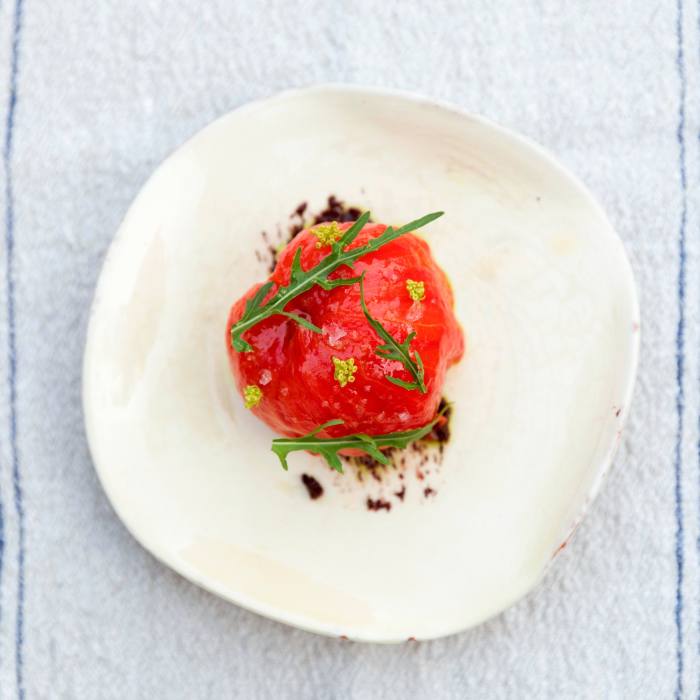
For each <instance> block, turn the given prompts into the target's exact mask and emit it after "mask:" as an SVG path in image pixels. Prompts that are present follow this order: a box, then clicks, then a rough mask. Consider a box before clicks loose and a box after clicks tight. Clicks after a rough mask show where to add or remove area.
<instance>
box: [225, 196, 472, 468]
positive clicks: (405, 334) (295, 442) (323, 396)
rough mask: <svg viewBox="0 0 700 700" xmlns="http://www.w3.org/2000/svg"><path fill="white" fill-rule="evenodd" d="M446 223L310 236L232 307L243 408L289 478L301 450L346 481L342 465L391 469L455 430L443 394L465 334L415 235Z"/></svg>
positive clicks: (324, 228)
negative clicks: (362, 462)
mask: <svg viewBox="0 0 700 700" xmlns="http://www.w3.org/2000/svg"><path fill="white" fill-rule="evenodd" d="M329 201H330V200H329ZM358 213H359V212H358ZM440 216H442V212H434V213H431V214H427V215H425V216H422V217H421V218H419V219H416V220H414V221H411V222H410V223H407V224H404V225H401V226H392V225H389V226H386V225H384V224H381V223H372V222H371V219H370V213H369V212H365V213H363V214H361V215H359V217H358V218H357V220H356V221H354V222H348V221H324V222H322V223H317V224H315V225H311V226H307V227H305V228H303V229H302V230H301V231H299V232H298V233H296V235H295V236H294V237H293V239H292V240H291V241H290V242H289V243H288V244H287V245H286V246H285V247H284V248H283V249H282V250H281V251H279V252H278V253H277V255H276V256H275V257H276V264H275V265H274V269H273V270H272V272H271V274H270V275H269V277H268V279H267V280H265V281H263V282H259V283H258V284H255V285H254V286H253V287H251V289H249V290H248V291H247V292H246V293H245V294H244V295H243V296H242V297H241V298H240V299H239V300H238V301H236V302H235V303H234V304H233V306H232V308H231V311H230V314H229V319H228V324H227V331H226V344H227V349H228V354H229V361H230V366H231V370H232V372H233V376H234V379H235V382H236V385H237V387H238V390H239V391H240V394H241V397H242V401H243V402H244V405H245V407H246V408H247V409H249V410H250V411H252V412H253V413H254V414H255V415H256V416H257V417H258V418H260V419H261V420H262V421H264V422H265V423H266V424H267V425H268V426H270V427H271V428H272V429H273V430H274V431H275V432H277V433H279V434H280V436H281V437H279V438H277V439H274V440H273V441H272V451H273V452H274V453H275V454H276V455H277V456H278V457H279V460H280V462H281V464H282V466H283V467H284V468H285V469H287V467H288V463H287V458H288V455H289V454H290V453H292V452H295V451H300V450H303V451H308V452H311V453H313V454H317V455H319V456H321V457H322V458H324V459H325V460H326V462H327V463H328V465H329V466H330V467H331V468H333V469H335V470H336V471H338V472H341V473H342V472H343V460H341V457H346V458H347V457H353V456H358V455H364V456H366V457H368V458H371V459H372V460H375V461H376V462H378V463H379V464H387V463H388V459H387V456H386V454H387V450H391V449H402V448H406V447H408V446H409V445H410V444H411V443H412V442H414V441H416V440H420V439H421V438H425V437H426V436H427V435H429V434H430V433H431V431H434V430H435V429H436V427H439V426H440V425H441V424H442V423H444V422H445V421H446V420H447V417H446V413H447V412H448V408H447V406H448V405H447V404H446V403H445V401H444V400H442V390H443V384H444V381H445V374H446V372H447V370H448V369H449V367H450V366H452V365H454V364H455V363H457V362H458V361H459V360H460V359H461V357H462V355H463V354H464V335H463V332H462V329H461V328H460V326H459V323H458V322H457V319H456V318H455V315H454V300H453V295H452V290H451V288H450V284H449V281H448V279H447V277H446V275H445V273H444V272H443V271H442V270H441V269H440V267H438V265H437V264H436V262H435V260H434V259H433V256H432V254H431V251H430V248H429V246H428V244H427V243H426V242H425V241H424V240H423V239H422V238H420V237H418V236H417V235H415V234H414V232H415V231H417V230H418V229H421V228H423V227H425V226H427V225H429V224H430V223H431V222H433V221H434V220H435V219H437V218H438V217H440Z"/></svg>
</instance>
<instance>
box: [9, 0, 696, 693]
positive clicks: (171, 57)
mask: <svg viewBox="0 0 700 700" xmlns="http://www.w3.org/2000/svg"><path fill="white" fill-rule="evenodd" d="M347 5H350V3H346V2H342V1H341V0H334V1H330V2H321V1H320V0H319V1H316V2H305V3H295V2H288V1H286V0H274V1H273V0H267V1H265V2H263V1H262V0H249V1H248V2H245V1H243V0H238V1H233V2H232V1H231V0H214V1H211V2H204V1H202V0H200V1H195V0H179V1H174V0H138V1H137V0H114V1H113V2H106V1H103V2H95V1H94V0H69V1H64V2H50V1H49V0H5V1H4V2H2V3H1V4H0V129H2V131H3V136H2V139H0V143H1V144H3V148H4V150H3V169H2V175H1V176H2V178H3V185H4V186H3V187H0V213H1V214H2V216H1V217H0V221H1V222H2V224H1V225H2V229H3V234H2V246H1V250H0V257H1V260H0V262H1V264H2V266H1V267H0V270H2V272H0V275H1V279H2V285H0V295H1V296H0V376H1V377H2V378H3V380H4V381H3V382H2V384H1V385H0V392H1V393H0V503H1V506H2V511H1V512H2V526H3V527H2V542H3V546H2V559H1V563H0V566H1V569H0V697H2V699H3V700H5V699H6V698H16V697H20V698H21V697H27V698H32V699H33V698H66V699H71V700H72V699H74V698H80V699H83V698H88V699H92V698H100V699H110V698H115V699H117V698H118V699H119V700H124V699H129V700H131V699H139V698H149V699H151V698H187V699H188V700H189V699H199V698H241V699H246V700H251V699H252V700H255V699H257V698H275V700H278V699H280V698H324V699H325V698H338V699H345V698H360V699H362V698H383V699H389V700H390V699H392V698H402V699H404V698H426V699H427V698H430V699H431V700H432V699H435V698H437V699H441V698H460V699H461V698H488V699H490V698H509V699H510V698H557V699H560V698H633V699H635V700H636V699H639V698H654V699H656V698H672V697H674V694H675V696H676V697H683V698H695V697H697V696H698V691H699V674H700V666H699V664H698V648H699V643H700V636H699V629H700V609H699V606H698V598H699V595H698V594H699V591H700V577H699V576H698V568H699V567H698V549H697V543H698V535H699V523H700V520H699V517H700V511H699V508H698V499H699V497H700V493H699V488H698V486H699V484H700V479H699V475H700V468H699V464H698V407H699V393H700V381H699V375H698V364H699V358H700V329H699V324H698V302H699V300H700V191H699V183H700V152H699V149H698V126H699V124H700V120H699V114H700V50H699V49H700V41H699V38H698V32H699V29H698V28H699V24H698V19H699V18H698V5H697V3H696V2H691V0H662V1H661V2H657V1H656V0H654V1H651V0H647V1H642V0H616V2H610V0H584V1H583V2H569V3H562V2H557V1H556V0H531V1H530V2H522V1H521V0H504V1H503V2H492V1H491V0H472V1H469V2H467V1H466V0H464V1H463V2H456V1H452V2H441V0H436V1H435V2H430V3H428V2H420V1H419V0H410V1H409V0H405V1H403V2H391V1H387V2H381V3H380V2H376V0H372V1H371V2H370V1H369V0H368V1H367V2H356V3H352V5H353V9H352V11H349V12H347V11H345V10H344V9H343V7H344V6H347ZM681 47H682V48H681ZM324 81H345V82H353V83H364V84H373V85H384V86H391V87H399V88H405V89H410V90H415V91H418V92H421V93H424V94H427V95H430V96H434V97H438V98H441V99H446V100H450V101H452V102H454V103H456V104H458V105H460V106H462V107H464V108H467V109H469V110H471V111H474V112H478V113H481V114H484V115H486V116H488V117H491V118H492V119H495V120H496V121H499V122H501V123H502V124H504V125H506V126H509V127H512V128H514V129H516V130H518V131H521V132H522V133H524V134H526V135H528V136H530V137H532V138H533V139H535V140H537V141H539V142H540V143H542V144H543V145H544V146H546V147H547V148H548V149H550V150H551V151H553V152H554V153H555V154H556V155H557V156H558V157H559V158H560V159H561V160H562V161H563V162H564V163H565V164H566V165H567V166H569V167H570V168H571V169H572V170H573V171H574V172H575V173H577V174H578V175H579V176H580V177H581V178H582V179H583V180H584V182H586V183H587V184H588V185H589V187H590V188H591V189H592V190H593V192H594V193H595V194H596V195H597V196H598V197H599V199H600V200H601V202H602V204H603V206H604V207H605V209H606V210H607V212H608V214H609V216H610V218H611V220H612V222H613V224H614V226H615V227H616V228H617V230H618V231H619V232H620V235H621V236H622V238H623V239H624V242H625V244H626V247H627V251H628V253H629V256H630V258H631V261H632V266H633V268H634V272H635V275H636V279H637V283H638V286H639V290H640V300H641V306H642V359H641V367H640V376H639V381H638V384H637V390H636V395H635V401H634V406H633V409H632V412H631V417H630V422H629V425H628V428H627V430H626V433H625V438H624V441H623V444H622V448H621V450H620V452H619V454H618V457H617V460H616V466H615V468H614V470H613V472H612V474H611V476H610V478H609V479H608V481H607V483H606V485H605V488H604V490H603V493H602V494H601V496H600V497H599V499H598V500H597V501H596V503H595V505H594V507H593V508H592V510H591V512H590V514H589V516H588V517H587V519H586V520H585V521H584V523H583V525H582V526H581V528H580V529H579V531H578V532H577V534H576V536H575V537H574V540H573V541H572V543H571V544H570V545H569V547H568V548H567V549H566V550H565V552H563V553H562V554H561V556H560V557H559V558H558V560H557V561H556V563H555V565H554V566H553V567H552V568H551V570H550V571H549V573H548V574H547V576H546V578H545V580H544V581H543V582H542V584H541V585H540V586H539V587H538V588H537V590H536V591H535V592H534V593H533V594H532V595H530V596H529V597H528V598H527V599H525V600H523V601H521V602H520V603H519V604H517V605H516V606H515V607H514V608H512V609H511V610H509V611H508V612H506V613H505V614H503V615H501V616H499V617H498V618H496V619H495V620H493V621H491V622H489V623H487V624H485V625H483V626H481V627H479V628H477V629H475V630H472V631H469V632H466V633H463V634H460V635H456V636H453V637H450V638H447V639H443V640H439V641H435V642H430V643H407V644H404V645H400V646H393V647H382V646H372V645H363V644H354V643H349V642H343V641H341V640H336V639H326V638H322V637H319V636H315V635H312V634H307V633H304V632H301V631H297V630H294V629H291V628H287V627H284V626H282V625H280V624H277V623H274V622H270V621H268V620H265V619H262V618H260V617H258V616H256V615H254V614H251V613H248V612H245V611H243V610H241V609H239V608H237V607H235V606H233V605H230V604H228V603H225V602H224V601H222V600H219V599H218V598H216V597H214V596H212V595H209V594H207V593H205V592H203V591H201V590H199V589H198V588H196V587H195V586H193V585H191V584H190V583H188V582H187V581H185V580H183V579H182V578H180V577H179V576H177V575H176V574H174V573H172V572H171V571H169V570H168V569H167V568H165V567H164V566H161V565H160V564H159V563H157V562H156V561H155V560H154V559H153V558H152V557H151V556H150V555H149V554H147V553H146V552H145V551H144V550H143V549H142V548H141V547H140V546H139V545H138V544H137V543H136V542H135V541H134V540H133V539H132V538H131V536H130V535H129V534H128V533H127V532H126V530H125V529H124V527H123V526H122V525H121V523H120V522H119V520H118V519H117V517H116V516H115V514H114V513H113V511H112V509H111V507H110V506H109V504H108V502H107V500H106V498H105V496H104V494H103V493H102V490H101V489H100V486H99V484H98V482H97V479H96V476H95V472H94V470H93V467H92V464H91V460H90V457H89V454H88V450H87V446H86V442H85V435H84V430H83V417H82V409H81V403H80V387H81V361H82V352H83V344H84V337H85V329H86V323H87V318H88V310H89V306H90V302H91V298H92V294H93V290H94V286H95V282H96V278H97V275H98V273H99V270H100V265H101V263H102V260H103V257H104V254H105V251H106V249H107V246H108V245H109V243H110V240H111V238H112V236H113V234H114V232H115V230H116V228H117V226H118V225H119V222H120V220H121V218H122V216H123V215H124V213H125V211H126V209H127V207H128V205H129V203H130V201H131V200H132V198H133V197H134V196H135V194H136V193H137V191H138V190H139V187H140V186H141V185H142V183H143V182H144V180H145V179H146V178H147V177H148V175H149V174H150V173H151V171H152V170H153V169H154V167H155V166H156V165H157V164H158V163H159V162H160V161H161V159H163V158H164V157H165V156H166V155H167V154H168V153H169V152H170V151H171V150H172V149H173V148H174V147H175V146H177V145H178V144H180V143H181V142H182V141H183V140H185V139H186V138H187V137H188V136H190V135H191V134H193V133H194V132H195V131H197V130H198V129H199V128H200V127H203V126H204V125H205V124H207V123H208V122H210V121H211V120H212V119H214V118H215V117H217V116H219V115H221V114H222V113H224V112H226V111H228V110H230V109H232V108H234V107H236V106H237V105H240V104H242V103H244V102H246V101H248V100H250V99H253V98H258V97H261V96H265V95H269V94H272V93H274V92H276V91H278V90H280V89H283V88H287V87H292V86H300V85H306V84H310V83H314V82H324Z"/></svg>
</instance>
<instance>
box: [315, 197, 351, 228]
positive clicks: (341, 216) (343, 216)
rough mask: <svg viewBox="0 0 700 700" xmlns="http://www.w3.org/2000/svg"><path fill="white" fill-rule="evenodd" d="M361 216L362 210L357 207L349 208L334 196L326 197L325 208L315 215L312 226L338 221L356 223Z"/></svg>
mask: <svg viewBox="0 0 700 700" xmlns="http://www.w3.org/2000/svg"><path fill="white" fill-rule="evenodd" d="M361 214H362V210H361V209H358V208H357V207H349V206H347V205H346V204H345V202H343V201H342V200H341V199H338V198H337V197H336V196H335V195H333V194H332V195H331V196H330V197H328V202H327V203H326V208H325V209H324V210H323V211H322V212H319V213H318V214H316V216H314V217H313V219H312V222H313V225H315V224H321V223H323V222H324V221H338V222H340V223H343V222H345V221H357V219H359V218H360V216H361Z"/></svg>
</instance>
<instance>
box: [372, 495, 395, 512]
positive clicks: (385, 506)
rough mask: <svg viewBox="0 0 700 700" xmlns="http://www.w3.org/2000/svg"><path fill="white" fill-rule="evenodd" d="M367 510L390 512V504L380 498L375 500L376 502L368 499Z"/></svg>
mask: <svg viewBox="0 0 700 700" xmlns="http://www.w3.org/2000/svg"><path fill="white" fill-rule="evenodd" d="M367 510H391V503H389V501H385V500H384V499H382V498H377V499H376V500H374V499H372V498H368V499H367Z"/></svg>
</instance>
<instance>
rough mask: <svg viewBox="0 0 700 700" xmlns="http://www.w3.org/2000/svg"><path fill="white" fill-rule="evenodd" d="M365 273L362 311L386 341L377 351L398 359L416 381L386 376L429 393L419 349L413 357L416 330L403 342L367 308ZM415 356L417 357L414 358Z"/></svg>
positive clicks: (361, 283) (386, 356)
mask: <svg viewBox="0 0 700 700" xmlns="http://www.w3.org/2000/svg"><path fill="white" fill-rule="evenodd" d="M364 277H365V276H364V273H363V274H362V276H361V278H360V304H361V305H362V311H363V313H364V314H365V318H366V319H367V321H368V322H369V324H370V326H372V328H374V330H375V331H376V333H377V335H378V336H379V337H380V338H381V339H382V340H383V341H384V343H382V344H381V345H377V347H376V348H375V352H376V353H377V355H379V357H383V358H385V359H387V360H397V361H398V362H400V363H401V364H402V365H403V366H404V367H405V368H406V369H407V370H408V371H409V372H410V373H411V375H412V376H413V379H414V380H415V381H413V382H405V381H404V380H403V379H398V378H396V377H390V376H389V375H386V378H387V379H388V380H389V381H390V382H391V383H392V384H396V386H400V387H402V388H403V389H407V390H409V391H411V390H413V389H420V391H421V393H423V394H427V393H428V389H427V388H426V386H425V370H424V368H423V360H422V359H421V356H420V355H419V354H418V351H417V350H414V351H413V358H412V357H411V350H410V347H409V346H410V345H411V341H412V340H413V339H414V338H415V337H416V333H415V331H413V332H412V333H409V334H408V336H407V337H406V340H404V341H403V343H399V341H398V340H396V338H394V336H393V335H391V334H390V333H389V331H387V329H386V328H384V326H382V324H381V323H380V322H379V321H377V319H376V318H373V317H372V315H371V314H370V312H369V309H368V308H367V304H366V302H365V283H364ZM414 358H415V359H414Z"/></svg>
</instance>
